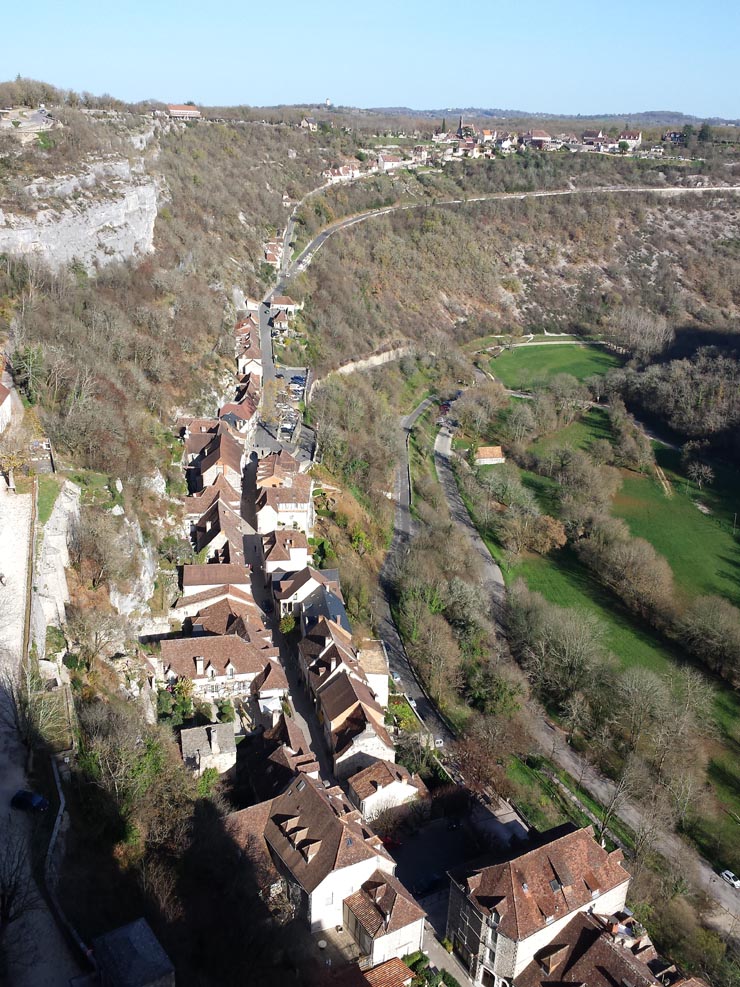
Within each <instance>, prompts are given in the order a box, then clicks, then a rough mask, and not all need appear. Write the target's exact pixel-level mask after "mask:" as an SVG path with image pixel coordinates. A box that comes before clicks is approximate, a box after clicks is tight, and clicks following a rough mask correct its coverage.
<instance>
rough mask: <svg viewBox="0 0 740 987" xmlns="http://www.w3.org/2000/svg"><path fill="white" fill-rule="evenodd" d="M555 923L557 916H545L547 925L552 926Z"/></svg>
mask: <svg viewBox="0 0 740 987" xmlns="http://www.w3.org/2000/svg"><path fill="white" fill-rule="evenodd" d="M554 921H555V916H554V915H546V916H545V925H552V923H553V922H554Z"/></svg>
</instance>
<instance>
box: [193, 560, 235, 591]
mask: <svg viewBox="0 0 740 987" xmlns="http://www.w3.org/2000/svg"><path fill="white" fill-rule="evenodd" d="M229 583H230V584H231V585H233V586H250V585H251V579H250V577H249V570H248V569H247V567H246V566H243V565H184V566H183V567H182V585H183V588H185V587H187V586H225V585H227V584H229Z"/></svg>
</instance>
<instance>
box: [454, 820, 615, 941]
mask: <svg viewBox="0 0 740 987" xmlns="http://www.w3.org/2000/svg"><path fill="white" fill-rule="evenodd" d="M622 860H623V857H622V851H621V850H614V851H612V853H607V851H606V850H604V849H603V847H601V846H599V844H598V843H597V842H596V840H595V839H594V834H593V827H591V826H587V827H585V828H584V829H579V830H576V831H575V832H572V833H567V834H566V835H565V836H561V837H560V838H559V839H556V840H554V841H553V842H551V843H547V844H545V845H544V846H541V847H538V848H537V849H535V850H530V851H529V853H525V854H523V855H522V856H521V857H517V858H515V859H514V860H509V861H507V862H506V863H503V864H494V865H493V866H491V867H484V868H481V869H476V870H473V871H470V870H467V869H465V868H461V869H460V870H458V871H455V872H452V873H451V877H452V878H453V880H455V881H456V882H457V883H458V885H459V886H460V887H461V888H462V889H463V891H465V892H466V893H467V894H468V898H469V900H470V901H472V902H474V903H475V905H476V906H477V907H478V909H479V910H480V911H482V912H483V913H484V914H491V913H492V912H493V911H495V912H496V913H497V914H498V916H499V928H500V930H501V932H502V934H503V935H505V936H507V937H508V938H509V939H513V940H514V941H519V940H521V939H525V938H526V937H527V936H530V935H532V934H533V933H534V932H537V931H538V930H539V929H542V928H544V927H545V926H546V925H547V924H548V922H547V920H548V918H549V919H550V920H552V919H553V918H554V919H556V920H557V919H559V918H562V917H563V916H564V915H567V914H568V913H570V912H572V911H574V910H575V909H577V908H581V907H583V906H584V905H587V904H590V903H591V901H592V900H593V899H594V897H595V895H598V894H603V893H604V892H605V891H610V890H612V889H613V888H616V887H618V886H619V885H621V884H623V883H624V882H626V881H629V874H628V872H627V871H626V870H625V869H624V868H623V867H622V866H621V862H622Z"/></svg>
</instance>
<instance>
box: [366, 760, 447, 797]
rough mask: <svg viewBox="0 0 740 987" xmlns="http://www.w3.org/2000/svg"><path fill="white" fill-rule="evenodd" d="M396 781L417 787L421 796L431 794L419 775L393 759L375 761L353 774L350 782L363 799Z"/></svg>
mask: <svg viewBox="0 0 740 987" xmlns="http://www.w3.org/2000/svg"><path fill="white" fill-rule="evenodd" d="M396 781H403V782H405V783H406V784H407V785H408V786H409V788H414V789H416V791H417V792H418V794H419V796H420V797H421V798H426V797H427V796H428V795H429V791H428V789H427V786H426V785H425V784H424V782H423V781H422V780H421V778H420V777H419V776H418V775H412V774H411V773H410V772H409V771H408V769H407V768H404V766H403V765H402V764H394V763H393V761H374V762H373V763H372V764H370V765H368V767H366V768H363V769H362V771H358V772H357V774H354V775H352V777H351V778H349V779H348V784H349V786H350V788H352V790H353V791H354V792H355V794H356V795H357V798H358V799H359V801H362V800H363V799H366V798H369V797H370V796H371V795H375V793H376V792H379V791H381V790H382V789H383V788H386V787H387V786H388V785H391V784H393V782H396Z"/></svg>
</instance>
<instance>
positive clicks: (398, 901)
mask: <svg viewBox="0 0 740 987" xmlns="http://www.w3.org/2000/svg"><path fill="white" fill-rule="evenodd" d="M344 904H345V905H346V907H347V908H348V909H349V911H351V912H352V914H353V915H354V916H355V918H356V919H357V921H358V922H359V924H360V925H361V926H362V928H363V929H364V930H365V932H367V934H368V935H369V936H370V938H371V939H380V938H381V937H382V936H386V935H389V934H390V933H392V932H397V931H398V930H399V929H403V928H405V927H406V926H407V925H411V924H412V923H414V922H418V921H420V920H421V919H423V918H424V915H425V914H426V913H425V912H424V910H423V909H422V908H419V906H418V905H417V904H416V902H415V901H414V899H413V898H412V897H411V895H410V894H409V892H408V891H407V890H406V888H405V887H404V886H403V885H402V884H401V882H400V881H399V880H398V879H397V878H395V877H392V876H391V875H390V874H385V873H383V872H381V871H377V870H376V871H375V873H374V874H372V875H371V876H370V878H369V879H368V880H367V881H365V883H364V884H363V885H362V886H361V887H360V888H359V889H358V890H357V891H355V893H354V894H351V895H350V896H349V897H348V898H345V899H344Z"/></svg>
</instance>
